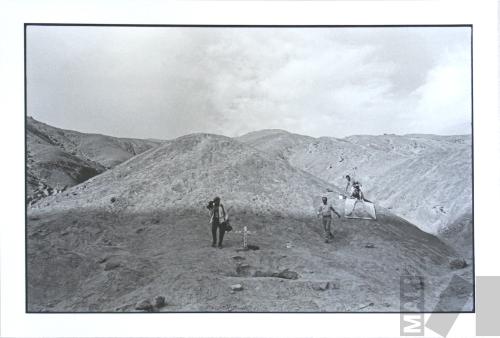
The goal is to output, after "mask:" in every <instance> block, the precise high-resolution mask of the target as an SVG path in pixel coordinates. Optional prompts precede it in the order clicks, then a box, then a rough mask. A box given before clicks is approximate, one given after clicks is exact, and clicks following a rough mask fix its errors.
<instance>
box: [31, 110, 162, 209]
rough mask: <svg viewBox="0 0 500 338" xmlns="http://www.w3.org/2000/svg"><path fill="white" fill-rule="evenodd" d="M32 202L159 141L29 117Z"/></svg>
mask: <svg viewBox="0 0 500 338" xmlns="http://www.w3.org/2000/svg"><path fill="white" fill-rule="evenodd" d="M26 141H27V144H26V148H27V154H26V156H27V190H28V196H27V198H28V202H29V203H30V202H32V201H36V200H38V199H40V198H43V197H46V196H48V195H51V194H54V193H56V192H60V191H61V190H63V189H65V187H71V186H73V185H75V184H78V183H81V182H83V181H86V180H87V179H89V178H90V177H93V176H95V175H97V174H99V173H102V172H104V171H105V170H107V169H109V168H112V167H114V166H115V165H117V164H119V163H121V162H123V161H125V160H128V159H129V158H131V157H132V156H135V155H137V154H140V153H142V152H144V151H146V150H148V149H150V148H152V147H155V146H157V145H158V144H159V142H157V141H151V140H137V139H126V138H116V137H111V136H105V135H98V134H85V133H79V132H76V131H71V130H63V129H59V128H55V127H52V126H49V125H47V124H44V123H42V122H39V121H37V120H35V119H33V118H32V117H28V118H27V120H26Z"/></svg>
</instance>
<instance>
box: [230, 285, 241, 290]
mask: <svg viewBox="0 0 500 338" xmlns="http://www.w3.org/2000/svg"><path fill="white" fill-rule="evenodd" d="M231 290H232V291H242V290H243V285H241V284H234V285H231Z"/></svg>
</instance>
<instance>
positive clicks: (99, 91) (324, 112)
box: [27, 27, 470, 138]
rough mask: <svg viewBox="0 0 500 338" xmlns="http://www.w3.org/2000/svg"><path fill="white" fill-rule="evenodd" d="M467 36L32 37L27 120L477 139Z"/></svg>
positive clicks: (455, 31) (441, 31) (167, 131)
mask: <svg viewBox="0 0 500 338" xmlns="http://www.w3.org/2000/svg"><path fill="white" fill-rule="evenodd" d="M469 34H470V31H469V29H468V28H432V29H431V28H411V29H410V28H378V29H373V28H371V29H368V28H350V29H345V28H342V29H341V28H331V29H324V28H323V29H313V28H287V29H285V28H275V29H270V28H237V29H236V28H172V27H169V28H133V27H131V28H123V27H115V28H111V27H29V30H28V40H27V41H28V50H27V51H28V53H27V56H28V112H29V114H32V115H33V116H34V117H35V118H39V119H40V120H42V121H45V122H47V123H51V124H54V125H56V126H60V127H64V128H71V129H77V130H82V131H87V132H101V133H104V134H110V135H116V136H129V137H143V138H147V137H154V138H173V137H177V136H180V135H183V134H187V133H191V132H212V133H218V134H225V135H228V136H235V135H240V134H243V133H245V132H249V131H253V130H258V129H265V128H280V129H286V130H289V131H292V132H297V133H302V134H307V135H312V136H324V135H327V136H338V137H340V136H347V135H352V134H382V133H386V132H388V133H400V134H401V133H412V132H418V133H437V134H449V133H467V132H470V128H469V129H468V128H467V126H470V59H469V55H470V46H469V39H470V35H469Z"/></svg>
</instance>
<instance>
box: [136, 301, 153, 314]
mask: <svg viewBox="0 0 500 338" xmlns="http://www.w3.org/2000/svg"><path fill="white" fill-rule="evenodd" d="M135 309H136V310H140V311H148V312H150V311H153V305H151V303H150V302H149V300H143V301H142V302H139V303H137V305H136V306H135Z"/></svg>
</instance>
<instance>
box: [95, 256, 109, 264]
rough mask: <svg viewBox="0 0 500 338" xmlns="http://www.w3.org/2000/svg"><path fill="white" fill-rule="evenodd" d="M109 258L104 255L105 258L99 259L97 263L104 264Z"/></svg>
mask: <svg viewBox="0 0 500 338" xmlns="http://www.w3.org/2000/svg"><path fill="white" fill-rule="evenodd" d="M107 260H108V258H107V257H103V258H101V259H99V260H98V261H97V263H99V264H102V263H104V262H106V261H107Z"/></svg>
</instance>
